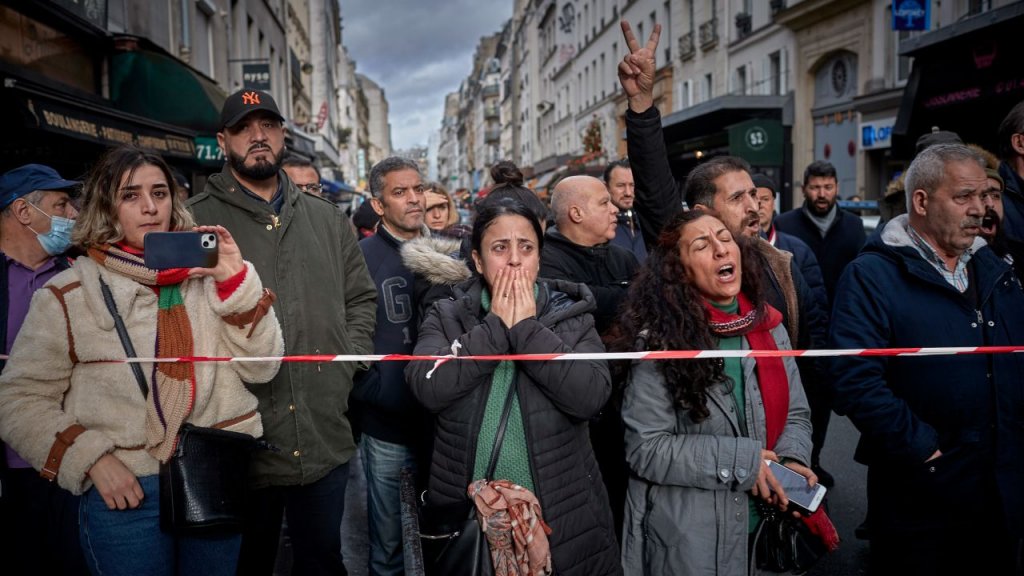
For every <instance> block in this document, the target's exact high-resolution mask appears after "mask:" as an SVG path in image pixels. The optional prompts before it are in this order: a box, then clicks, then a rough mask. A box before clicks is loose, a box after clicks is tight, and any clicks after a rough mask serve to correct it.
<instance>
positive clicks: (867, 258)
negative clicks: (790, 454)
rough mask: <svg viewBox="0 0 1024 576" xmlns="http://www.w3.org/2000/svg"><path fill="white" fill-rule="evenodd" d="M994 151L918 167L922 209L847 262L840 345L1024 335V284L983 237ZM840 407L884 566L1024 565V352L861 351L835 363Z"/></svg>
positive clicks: (932, 152)
mask: <svg viewBox="0 0 1024 576" xmlns="http://www.w3.org/2000/svg"><path fill="white" fill-rule="evenodd" d="M983 166H984V164H983V161H982V160H981V159H980V158H978V157H977V156H976V155H975V153H974V152H972V151H970V150H969V149H968V148H966V147H964V146H962V145H955V144H954V145H938V146H932V147H930V148H928V149H927V150H925V151H924V152H922V153H921V154H919V155H918V156H917V158H915V159H914V162H913V163H912V164H911V165H910V167H909V168H908V169H907V173H906V184H907V192H908V208H909V214H908V215H904V216H899V217H897V218H895V219H893V220H892V221H891V222H889V223H888V224H887V225H886V227H885V229H884V230H883V232H882V234H881V236H880V237H879V238H873V239H872V240H871V241H870V242H869V243H868V245H867V246H866V247H865V249H864V251H863V253H862V254H861V255H860V256H858V257H857V259H856V260H854V261H853V262H852V263H851V264H850V265H849V266H848V268H847V270H846V272H845V273H844V274H843V277H842V279H841V280H840V282H839V286H838V288H837V296H838V300H837V301H838V302H839V304H838V305H837V306H836V307H835V308H834V309H833V316H832V326H831V347H832V348H843V349H863V348H904V347H910V348H915V347H946V346H955V347H975V346H999V345H1010V344H1016V345H1019V344H1021V343H1024V323H1022V322H1021V319H1022V318H1024V292H1022V290H1021V286H1020V284H1019V283H1018V281H1017V280H1016V279H1015V277H1014V275H1013V273H1012V271H1011V270H1010V267H1009V265H1008V264H1007V263H1006V262H1004V261H1002V260H1001V259H999V258H998V257H997V256H996V255H995V254H994V253H993V252H992V251H991V249H990V248H988V247H987V246H986V245H985V242H984V241H983V240H981V239H979V238H978V237H977V234H978V231H979V228H980V225H981V219H982V215H983V214H984V208H983V204H982V199H981V198H982V194H983V193H985V191H987V187H988V185H987V182H986V176H985V171H984V168H983ZM831 373H832V375H833V377H834V379H835V380H834V381H835V394H836V396H835V408H836V411H837V412H839V413H840V414H847V415H849V417H850V419H851V420H852V421H853V423H854V424H855V425H856V426H857V428H858V429H859V430H860V432H861V441H860V445H859V446H858V448H857V454H856V458H857V460H858V461H859V462H862V463H864V464H867V465H868V503H869V506H870V507H871V514H872V528H871V531H872V532H871V533H872V536H871V546H872V563H873V564H876V565H877V568H878V570H879V571H880V573H893V574H966V573H970V572H973V571H975V570H976V566H977V563H978V562H979V559H983V561H984V563H985V564H986V565H987V566H989V567H990V570H991V573H993V574H1010V573H1013V569H1014V553H1015V550H1016V546H1017V542H1018V541H1019V538H1020V537H1021V534H1022V533H1024V492H1022V491H1021V486H1024V465H1022V464H1021V463H1022V462H1024V435H1022V434H1021V422H1024V358H1022V357H1021V356H1020V355H1018V354H986V355H943V356H924V357H911V356H894V357H880V356H848V357H840V358H836V359H835V360H834V362H832V370H831Z"/></svg>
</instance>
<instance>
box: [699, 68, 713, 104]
mask: <svg viewBox="0 0 1024 576" xmlns="http://www.w3.org/2000/svg"><path fill="white" fill-rule="evenodd" d="M711 81H712V78H711V73H710V72H708V73H707V74H705V75H704V83H703V84H701V87H700V101H701V102H707V101H708V100H711V98H712V96H713V94H714V92H713V90H712V87H711Z"/></svg>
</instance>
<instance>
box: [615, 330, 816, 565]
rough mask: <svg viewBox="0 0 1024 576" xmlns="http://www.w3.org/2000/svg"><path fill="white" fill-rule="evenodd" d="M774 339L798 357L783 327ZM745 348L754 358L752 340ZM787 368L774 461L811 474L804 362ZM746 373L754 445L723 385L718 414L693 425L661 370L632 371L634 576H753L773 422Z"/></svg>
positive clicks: (630, 532) (626, 560)
mask: <svg viewBox="0 0 1024 576" xmlns="http://www.w3.org/2000/svg"><path fill="white" fill-rule="evenodd" d="M772 336H774V338H775V342H776V343H777V344H778V347H779V349H780V350H781V349H789V348H790V342H789V336H788V335H787V334H786V330H785V328H784V327H783V326H782V325H781V324H780V325H779V326H776V327H775V328H774V329H773V330H772ZM742 348H743V349H744V350H748V349H749V344H748V342H747V339H746V338H743V341H742ZM782 361H783V363H784V364H785V367H786V375H787V376H788V378H789V416H788V418H787V421H786V426H785V428H784V429H783V431H782V434H781V435H780V436H779V439H778V441H777V442H776V444H775V453H776V454H778V456H779V457H780V458H788V459H791V460H796V461H798V462H800V463H803V464H805V465H806V464H807V463H808V462H809V461H810V454H811V421H810V409H809V408H808V406H807V398H806V397H805V396H804V389H803V386H802V385H801V383H800V375H799V372H797V368H796V363H795V362H794V361H793V359H792V358H783V359H782ZM742 366H743V375H744V384H745V390H746V407H745V411H746V422H747V424H748V426H747V429H748V432H749V434H750V437H749V438H747V437H740V436H739V434H740V431H739V425H738V422H737V420H736V411H735V406H736V403H735V401H734V399H733V396H732V393H731V392H730V391H729V390H728V389H727V388H726V386H725V385H724V384H723V385H720V386H716V387H714V388H713V389H712V390H709V392H708V403H707V407H708V410H709V411H710V412H711V415H710V416H708V417H707V418H706V419H704V421H702V422H700V423H695V422H694V421H693V420H691V419H690V416H689V411H688V410H686V409H682V408H679V407H678V405H677V404H675V403H674V402H673V401H672V397H671V393H670V392H669V390H668V388H666V387H665V380H664V377H663V376H662V374H661V371H660V370H658V368H657V365H656V364H655V363H653V362H643V361H641V362H637V363H635V364H634V365H633V368H632V371H631V372H630V378H629V384H628V386H627V387H626V390H625V397H624V399H623V406H622V418H623V421H624V422H625V427H626V460H627V461H628V463H629V467H630V470H631V475H630V479H629V490H628V492H627V495H626V513H625V523H624V524H625V525H624V529H623V533H624V542H623V552H622V566H623V569H624V571H625V573H626V574H643V575H646V576H657V575H662V574H664V575H666V576H668V575H670V576H685V575H687V574H719V575H735V576H742V575H746V574H747V569H748V558H747V541H748V526H749V518H748V513H749V510H748V505H747V499H748V498H749V496H748V494H747V492H748V491H749V490H750V489H751V488H752V487H753V486H754V482H755V481H756V479H757V472H758V467H759V466H760V465H761V462H760V460H761V449H762V448H764V438H765V416H764V405H763V403H762V401H761V394H760V392H759V388H758V383H757V371H756V369H755V361H754V360H753V359H743V360H742Z"/></svg>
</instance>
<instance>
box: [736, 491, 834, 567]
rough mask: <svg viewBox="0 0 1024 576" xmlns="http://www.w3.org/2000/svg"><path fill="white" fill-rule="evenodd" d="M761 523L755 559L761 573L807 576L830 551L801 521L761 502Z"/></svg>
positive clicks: (759, 510)
mask: <svg viewBox="0 0 1024 576" xmlns="http://www.w3.org/2000/svg"><path fill="white" fill-rule="evenodd" d="M757 510H758V512H759V513H760V514H761V522H760V523H759V524H758V525H757V530H756V531H755V532H754V545H753V556H754V560H755V561H756V565H757V567H758V569H760V570H767V571H771V572H780V573H782V572H789V573H791V574H803V573H804V572H807V571H808V570H810V569H811V567H812V566H814V564H815V563H816V562H817V561H818V560H820V559H821V557H822V556H824V555H825V554H826V553H827V552H828V548H827V547H826V546H825V543H824V542H822V541H821V538H819V537H818V536H816V535H815V534H812V533H811V531H810V529H809V528H807V526H806V525H805V524H804V523H803V521H801V520H800V519H798V518H794V517H793V516H792V515H790V514H789V513H788V512H783V511H781V510H779V509H778V508H776V507H774V506H771V505H768V504H766V503H764V502H757Z"/></svg>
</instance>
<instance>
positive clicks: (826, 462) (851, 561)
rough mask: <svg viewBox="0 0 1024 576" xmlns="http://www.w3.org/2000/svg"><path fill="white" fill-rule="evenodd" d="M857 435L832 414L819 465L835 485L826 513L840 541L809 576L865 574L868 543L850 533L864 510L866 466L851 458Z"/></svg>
mask: <svg viewBox="0 0 1024 576" xmlns="http://www.w3.org/2000/svg"><path fill="white" fill-rule="evenodd" d="M858 438H860V433H859V432H857V429H856V428H854V427H853V424H851V423H850V421H849V420H848V419H846V418H841V417H839V416H836V415H835V414H832V421H831V423H829V427H828V438H826V439H825V448H824V449H823V450H822V453H821V465H822V466H824V467H825V470H828V471H829V472H831V473H832V475H833V476H834V477H835V479H836V485H835V488H833V489H832V490H830V491H829V496H828V499H829V503H828V506H829V508H828V513H829V517H830V518H832V522H833V523H834V524H835V525H836V529H837V530H839V538H840V539H841V540H842V543H841V544H840V546H839V550H837V551H836V552H835V553H833V554H830V555H829V556H826V557H825V558H824V559H822V561H821V562H820V563H819V564H818V565H817V566H815V567H814V569H813V570H811V571H810V572H809V574H811V575H813V576H824V575H826V574H827V575H829V576H852V575H856V574H867V568H868V543H867V542H866V541H864V540H857V538H856V537H855V536H854V535H853V531H854V529H856V528H857V526H858V525H860V523H861V522H862V521H864V511H865V510H867V489H866V482H867V468H866V467H864V466H861V465H860V464H857V463H856V462H854V461H853V452H854V449H855V448H856V447H857V439H858Z"/></svg>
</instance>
